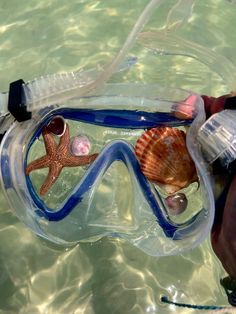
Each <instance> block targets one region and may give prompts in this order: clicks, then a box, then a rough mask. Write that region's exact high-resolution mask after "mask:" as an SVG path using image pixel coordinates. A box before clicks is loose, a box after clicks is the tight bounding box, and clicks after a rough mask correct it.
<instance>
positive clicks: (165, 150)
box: [135, 127, 197, 194]
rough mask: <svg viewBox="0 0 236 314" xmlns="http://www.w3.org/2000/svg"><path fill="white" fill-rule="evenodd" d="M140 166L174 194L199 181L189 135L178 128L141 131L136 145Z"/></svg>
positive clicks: (150, 176)
mask: <svg viewBox="0 0 236 314" xmlns="http://www.w3.org/2000/svg"><path fill="white" fill-rule="evenodd" d="M135 154H136V156H137V158H138V159H139V162H140V166H141V170H142V172H143V173H144V175H145V176H146V177H147V179H148V180H150V181H151V182H154V183H156V184H159V185H160V186H162V187H163V188H164V189H165V190H166V192H167V193H169V194H172V193H175V192H176V191H178V190H180V189H182V188H184V187H187V186H188V185H189V184H190V183H192V182H194V181H197V173H196V168H195V165H194V162H193V161H192V159H191V157H190V155H189V153H188V150H187V147H186V135H185V133H184V132H183V131H180V130H179V129H176V128H170V127H160V128H153V129H150V130H148V131H146V132H145V133H143V134H142V135H141V137H140V138H139V139H138V141H137V143H136V146H135Z"/></svg>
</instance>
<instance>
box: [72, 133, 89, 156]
mask: <svg viewBox="0 0 236 314" xmlns="http://www.w3.org/2000/svg"><path fill="white" fill-rule="evenodd" d="M90 149H91V143H90V140H89V138H88V137H87V136H86V135H79V136H75V137H73V138H72V139H71V143H70V150H71V153H72V154H73V155H75V156H86V155H88V154H89V152H90Z"/></svg>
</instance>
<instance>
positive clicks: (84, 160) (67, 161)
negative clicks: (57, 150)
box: [63, 154, 98, 167]
mask: <svg viewBox="0 0 236 314" xmlns="http://www.w3.org/2000/svg"><path fill="white" fill-rule="evenodd" d="M97 156H98V154H92V155H88V156H73V155H67V156H65V157H64V158H63V165H64V167H76V166H85V165H88V164H91V163H92V162H93V161H94V160H95V159H96V158H97Z"/></svg>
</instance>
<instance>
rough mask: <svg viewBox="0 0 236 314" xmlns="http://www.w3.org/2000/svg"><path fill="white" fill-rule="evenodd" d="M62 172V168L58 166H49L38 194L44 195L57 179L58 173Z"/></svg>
mask: <svg viewBox="0 0 236 314" xmlns="http://www.w3.org/2000/svg"><path fill="white" fill-rule="evenodd" d="M61 170H62V166H61V165H58V164H51V165H50V167H49V171H48V175H47V178H46V179H45V181H44V183H43V185H42V186H41V188H40V191H39V194H40V195H42V196H43V195H45V194H46V193H47V192H48V190H50V188H51V187H52V185H53V184H54V183H55V182H56V180H57V179H58V177H59V175H60V173H61Z"/></svg>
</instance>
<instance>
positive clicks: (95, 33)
mask: <svg viewBox="0 0 236 314" xmlns="http://www.w3.org/2000/svg"><path fill="white" fill-rule="evenodd" d="M176 2H177V1H169V0H166V1H165V2H164V4H163V5H162V6H161V7H160V8H159V9H158V10H157V11H156V12H155V13H154V14H153V16H152V18H151V20H150V22H149V24H148V25H147V26H146V28H145V30H155V29H160V28H162V27H164V26H165V25H166V20H167V15H168V12H170V9H171V8H172V7H173V5H174V4H176ZM146 3H147V1H143V0H136V1H132V2H131V1H125V0H119V1H118V0H115V1H111V0H110V1H109V0H103V1H90V0H89V1H78V0H71V1H70V2H68V1H65V0H59V1H56V0H50V1H49V0H41V1H40V2H39V1H36V0H25V1H24V2H21V1H18V0H8V1H5V0H0V14H1V15H0V16H1V19H0V65H1V69H2V71H1V73H0V86H1V90H2V91H5V90H7V89H8V84H9V82H11V81H14V80H16V79H18V78H23V79H24V80H25V81H27V80H30V79H33V78H35V77H39V76H41V75H45V74H50V73H56V72H59V71H70V70H75V69H80V68H85V69H86V68H91V67H94V66H96V65H97V64H98V63H99V64H101V65H102V64H105V63H107V62H108V61H110V60H111V59H112V57H113V56H114V55H115V53H116V52H117V51H118V49H119V47H120V46H121V45H122V43H123V41H124V40H125V38H126V36H127V35H128V33H129V31H130V29H131V27H132V25H133V24H134V22H135V20H136V19H137V17H138V16H139V14H140V12H141V11H142V9H143V8H144V5H145V4H146ZM186 3H187V1H186ZM134 4H135V5H134ZM235 14H236V5H235V4H234V3H233V1H226V0H224V1H223V0H218V1H215V0H211V1H210V0H207V1H196V3H195V6H194V7H193V12H192V14H191V16H190V18H189V20H187V21H186V23H185V24H184V26H183V27H182V28H180V29H177V31H176V32H177V34H178V35H181V36H183V37H184V38H185V39H188V40H192V41H193V42H196V43H198V44H201V45H204V46H205V47H208V48H209V49H212V50H214V51H215V52H216V53H218V54H221V55H223V56H225V57H227V58H228V59H230V60H231V61H232V62H234V63H235V62H236V54H235V51H236V40H235V39H236V38H235V26H236V22H235ZM131 54H132V55H136V56H137V57H138V60H139V61H138V64H137V66H136V67H134V68H133V69H131V70H130V71H129V72H128V73H124V74H120V75H119V76H118V77H116V79H115V80H117V81H121V80H123V81H132V82H145V83H151V82H155V83H160V84H163V85H171V86H173V87H181V88H187V89H190V90H194V91H196V92H198V93H200V94H203V93H205V94H209V95H210V94H211V95H220V94H222V93H227V92H228V91H229V87H228V86H227V85H226V82H225V81H224V80H223V79H222V78H220V77H219V76H218V75H217V74H215V73H214V72H213V71H212V70H209V68H208V67H207V66H205V65H203V64H201V63H199V62H198V61H196V60H194V59H191V58H189V57H181V56H177V57H176V56H160V55H155V54H154V53H152V52H150V51H148V50H147V49H145V48H144V47H143V46H142V45H140V44H137V45H135V47H134V48H133V49H132V51H131ZM0 200H1V206H0V313H33V314H34V313H35V314H39V313H40V314H41V313H43V314H44V313H48V314H51V313H52V314H54V313H58V314H61V313H79V314H80V313H86V314H95V313H96V314H100V313H101V314H104V313H117V314H121V313H122V314H123V313H125V314H126V313H132V314H139V313H140V314H141V313H161V314H166V313H194V311H192V310H187V309H176V308H174V307H172V306H166V305H163V304H161V303H160V296H161V295H163V294H165V295H168V296H169V297H170V298H172V299H174V300H176V301H179V302H189V303H196V304H223V305H224V304H225V305H226V304H227V300H226V297H225V295H224V293H223V290H222V289H221V287H220V285H219V279H220V278H221V277H222V276H224V271H223V269H222V268H221V265H220V263H219V262H218V261H217V259H216V257H215V256H214V254H213V252H212V250H211V247H210V243H209V239H207V240H206V241H205V242H204V243H203V244H202V245H201V246H199V247H198V248H196V249H194V250H193V251H191V252H188V253H186V254H184V255H181V256H174V257H162V258H154V257H150V256H147V255H145V254H144V253H142V252H140V251H138V250H137V249H136V248H134V247H133V246H131V245H129V244H128V243H125V242H124V241H121V240H114V239H107V238H105V239H102V240H100V241H98V242H96V243H93V244H80V245H78V246H76V247H74V248H70V249H66V248H62V247H57V246H55V245H52V244H50V243H48V242H46V241H43V240H42V239H39V238H38V237H36V236H34V235H33V234H32V233H31V232H30V231H29V230H28V229H26V228H25V227H24V225H23V224H22V223H21V222H19V220H18V219H17V218H16V216H15V215H14V213H13V212H11V210H10V209H9V206H8V204H7V202H6V201H5V199H4V196H3V194H2V193H1V195H0Z"/></svg>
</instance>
